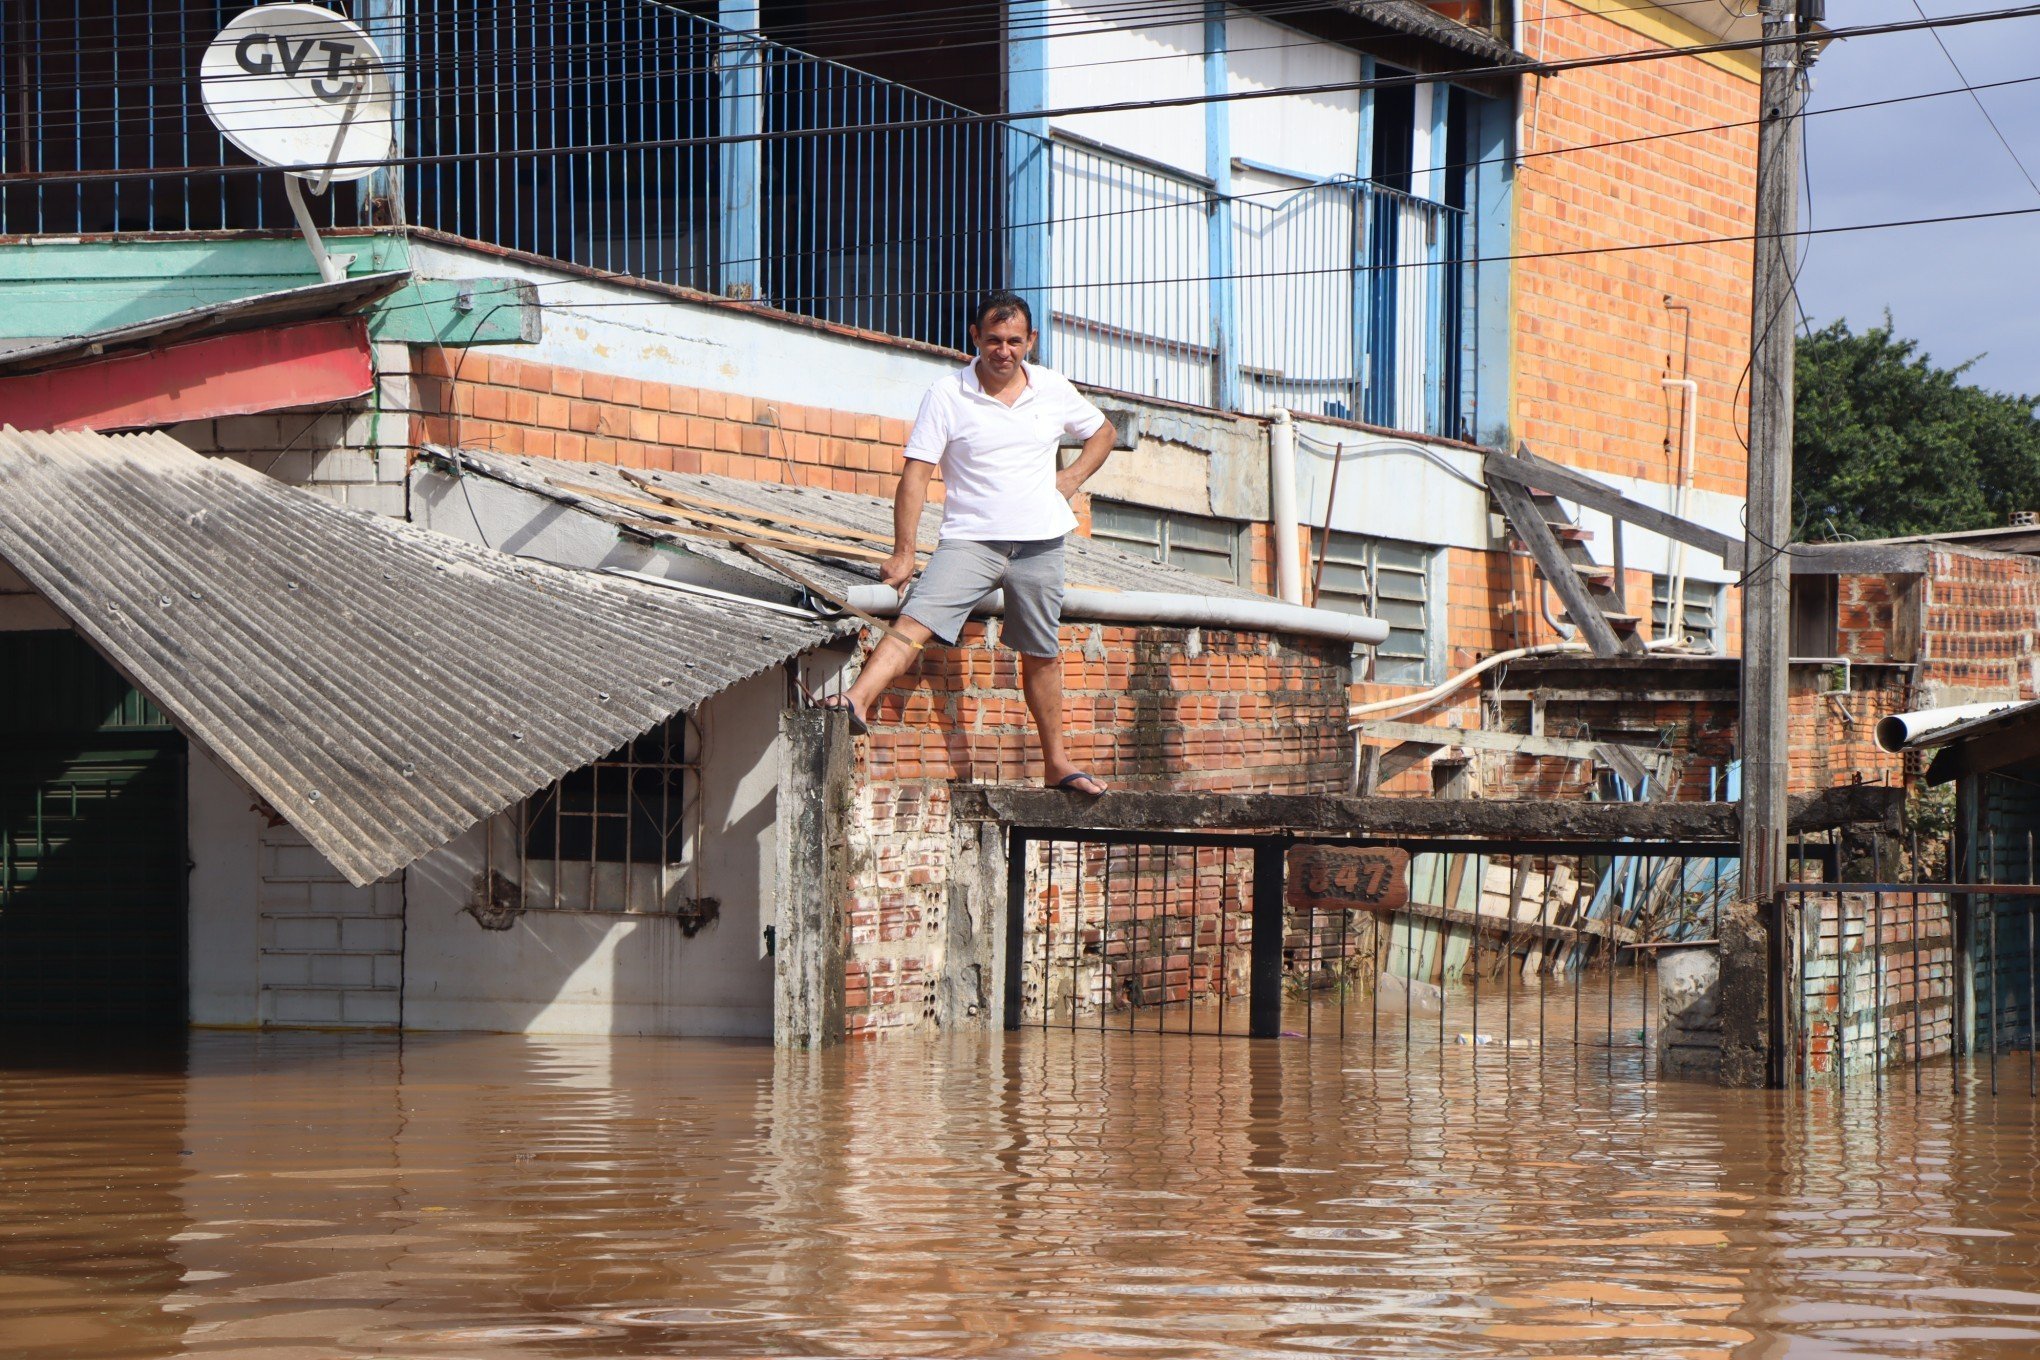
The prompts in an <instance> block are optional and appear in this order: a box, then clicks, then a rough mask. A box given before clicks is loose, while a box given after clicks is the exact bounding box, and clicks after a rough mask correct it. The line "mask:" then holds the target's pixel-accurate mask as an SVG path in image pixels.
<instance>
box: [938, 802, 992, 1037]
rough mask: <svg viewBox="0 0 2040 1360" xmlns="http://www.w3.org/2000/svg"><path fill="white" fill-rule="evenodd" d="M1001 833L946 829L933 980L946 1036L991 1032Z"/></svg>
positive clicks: (987, 826) (978, 825) (982, 826)
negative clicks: (945, 875) (945, 882)
mask: <svg viewBox="0 0 2040 1360" xmlns="http://www.w3.org/2000/svg"><path fill="white" fill-rule="evenodd" d="M1006 912H1007V901H1006V833H1005V829H1004V828H1003V827H1001V826H1000V825H999V824H998V823H997V822H976V821H969V822H967V821H962V820H956V821H952V822H951V823H950V829H949V894H948V898H947V901H946V903H945V905H944V907H943V913H942V931H941V939H942V958H941V962H940V964H939V965H938V967H937V970H936V975H935V1022H936V1023H937V1024H938V1025H940V1026H941V1027H942V1028H943V1029H946V1030H961V1029H982V1030H994V1029H997V1028H999V1026H1000V1025H1001V1023H1002V1022H1003V1021H1004V1018H1005V1012H1004V1009H1003V1006H1002V1005H1001V1004H1000V1001H1001V998H1000V991H1001V983H1002V981H1003V965H1004V954H1005V951H1004V950H1003V949H1002V948H1001V945H1002V944H1003V943H1004V940H1005V926H1006Z"/></svg>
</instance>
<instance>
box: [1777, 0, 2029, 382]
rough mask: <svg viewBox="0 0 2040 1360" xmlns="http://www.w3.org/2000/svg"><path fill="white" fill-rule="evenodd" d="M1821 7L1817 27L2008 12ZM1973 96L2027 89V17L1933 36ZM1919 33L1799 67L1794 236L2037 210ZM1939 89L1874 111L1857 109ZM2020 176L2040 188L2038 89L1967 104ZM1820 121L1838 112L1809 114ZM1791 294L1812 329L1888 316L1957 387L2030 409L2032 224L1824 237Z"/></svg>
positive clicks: (1870, 4)
mask: <svg viewBox="0 0 2040 1360" xmlns="http://www.w3.org/2000/svg"><path fill="white" fill-rule="evenodd" d="M1918 3H1919V6H1920V8H1915V5H1914V0H1829V3H1828V6H1827V20H1826V22H1827V25H1828V26H1829V27H1830V28H1836V27H1844V26H1849V27H1853V26H1855V25H1859V24H1876V23H1889V22H1897V21H1903V20H1907V19H1915V20H1916V19H1918V18H1919V16H1920V13H1921V9H1922V8H1923V9H1924V11H1925V13H1926V14H1928V15H1929V16H1932V17H1936V18H1938V17H1940V16H1942V15H1947V14H1955V13H1963V12H1975V11H1979V10H1986V9H1999V8H2011V7H2014V6H2015V5H2018V4H2020V3H2021V0H1952V2H1951V0H1918ZM1938 32H1939V36H1940V38H1941V40H1942V41H1943V42H1944V43H1946V44H1947V47H1948V52H1949V54H1951V55H1952V56H1953V58H1954V61H1955V64H1956V65H1957V66H1959V67H1960V68H1961V73H1962V76H1966V77H1967V78H1968V81H1969V83H1970V84H1972V85H1982V84H1985V83H1987V82H1990V81H1995V80H2010V79H2017V78H2020V77H2034V76H2040V18H2029V19H2010V20H1999V21H1996V22H1992V23H1982V24H1972V25H1968V26H1965V27H1960V28H1949V29H1942V30H1939V31H1938ZM1934 36H1935V35H1934V34H1932V33H1902V34H1892V35H1889V36H1884V37H1862V38H1852V39H1849V40H1847V41H1844V42H1838V43H1832V44H1830V45H1829V46H1828V48H1827V51H1826V53H1825V54H1824V55H1823V56H1822V57H1821V59H1820V61H1819V62H1818V63H1817V64H1816V65H1815V67H1814V69H1813V91H1812V95H1811V98H1810V100H1809V103H1808V108H1809V110H1812V111H1816V112H1814V113H1813V114H1812V116H1809V117H1808V118H1807V120H1806V143H1805V147H1806V175H1805V178H1806V182H1807V186H1808V188H1809V190H1810V192H1808V193H1807V194H1806V197H1805V200H1804V201H1803V202H1802V204H1801V207H1800V225H1801V226H1802V227H1808V226H1811V227H1815V228H1818V227H1836V226H1843V225H1847V224H1853V223H1863V222H1891V221H1898V220H1902V219H1907V218H1917V217H1940V216H1946V215H1948V214H1951V213H1963V212H1985V211H1990V210H1994V209H2003V208H2040V189H2036V188H2034V187H2033V185H2031V184H2029V183H2027V180H2026V176H2025V175H2024V174H2022V173H2021V171H2020V169H2019V167H2018V166H2017V165H2016V164H2014V162H2013V159H2012V156H2011V155H2010V154H2009V153H2008V152H2007V151H2006V150H2005V148H2004V146H2003V145H2001V144H2000V143H1999V141H1998V139H1997V136H1996V134H1994V133H1993V132H1992V131H1991V129H1990V124H1989V123H1988V122H1986V121H1985V120H1984V115H1983V114H1982V113H1981V112H1979V111H1978V109H1977V105H1976V101H1975V100H1973V99H1971V98H1970V96H1969V95H1967V94H1965V93H1963V92H1962V89H1961V86H1962V79H1961V77H1958V76H1957V75H1956V72H1955V69H1954V67H1951V66H1950V64H1949V59H1948V57H1947V56H1944V55H1942V52H1941V49H1940V48H1939V47H1937V46H1936V45H1935V43H1934ZM1935 90H1952V91H1954V93H1953V94H1951V95H1944V96H1942V97H1939V98H1935V99H1920V100H1914V101H1912V102H1909V103H1904V104H1891V105H1887V106H1885V107H1883V108H1875V109H1839V107H1838V106H1841V105H1848V104H1860V103H1863V102H1865V101H1867V100H1875V99H1889V98H1892V97H1893V96H1897V95H1909V94H1922V93H1926V92H1929V91H1935ZM1979 95H1980V98H1981V99H1982V102H1983V105H1984V107H1985V108H1987V109H1988V110H1989V111H1990V115H1991V117H1992V118H1994V119H1996V120H1997V125H1998V127H1999V129H2000V130H2002V132H2003V133H2004V136H2005V139H2006V140H2007V141H2009V142H2010V143H2011V145H2012V147H2013V149H2014V150H2016V151H2017V153H2018V156H2019V159H2020V160H2021V161H2023V162H2024V163H2025V167H2026V170H2028V171H2030V172H2031V173H2032V176H2033V178H2034V179H2035V180H2036V181H2040V79H2036V80H2033V81H2032V82H2031V83H2029V84H2023V85H2011V86H2006V87H2004V88H2001V89H1996V90H1982V91H1980V92H1979ZM1821 109H1837V110H1838V111H1836V112H1833V113H1824V114H1823V113H1818V112H1817V111H1818V110H1821ZM1799 296H1800V302H1801V305H1802V307H1803V308H1804V309H1805V312H1806V315H1807V316H1808V318H1810V320H1811V322H1812V324H1814V325H1815V326H1819V325H1823V324H1825V323H1827V322H1829V321H1833V320H1837V319H1844V320H1847V321H1848V322H1849V324H1850V325H1851V326H1852V327H1854V328H1856V329H1858V330H1861V329H1863V328H1864V327H1867V326H1871V325H1876V324H1879V323H1881V322H1882V320H1883V317H1884V313H1885V312H1886V311H1887V310H1888V311H1889V312H1890V313H1891V317H1892V321H1893V323H1894V328H1895V329H1896V331H1897V333H1898V334H1899V335H1901V336H1906V337H1910V338H1913V339H1916V340H1918V341H1919V342H1920V346H1921V348H1922V349H1923V350H1924V351H1926V352H1927V353H1928V354H1930V355H1932V356H1933V359H1934V362H1935V363H1936V364H1938V365H1942V366H1947V367H1952V366H1954V365H1955V364H1958V363H1961V362H1963V361H1965V360H1970V359H1974V360H1976V363H1975V366H1974V367H1973V368H1971V369H1970V370H1969V373H1968V375H1967V379H1966V380H1967V381H1969V382H1972V383H1975V384H1976V385H1977V386H1980V387H1987V388H1991V389H1994V390H1997V391H2002V392H2016V393H2020V394H2023V395H2040V212H2035V213H2033V214H2032V215H2030V216H2024V217H2008V218H2001V219H1997V220H1995V221H1983V222H1964V223H1949V224H1944V225H1938V226H1924V227H1906V228H1898V229H1893V230H1887V231H1866V232H1848V233H1836V234H1830V235H1823V236H1814V237H1811V238H1809V240H1808V253H1807V257H1806V263H1805V267H1804V269H1803V270H1802V271H1801V273H1800V276H1799Z"/></svg>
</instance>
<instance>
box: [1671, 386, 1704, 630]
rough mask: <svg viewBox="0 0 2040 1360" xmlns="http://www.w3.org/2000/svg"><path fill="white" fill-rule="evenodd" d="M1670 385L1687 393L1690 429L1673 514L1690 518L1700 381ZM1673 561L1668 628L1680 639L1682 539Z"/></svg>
mask: <svg viewBox="0 0 2040 1360" xmlns="http://www.w3.org/2000/svg"><path fill="white" fill-rule="evenodd" d="M1662 381H1663V384H1664V385H1665V386H1666V387H1676V388H1679V389H1681V390H1682V391H1684V392H1685V394H1686V402H1685V406H1686V428H1685V429H1684V430H1682V431H1680V433H1679V469H1678V477H1677V481H1676V483H1675V489H1674V490H1673V492H1672V513H1673V514H1674V515H1677V516H1678V517H1679V518H1680V519H1684V518H1686V502H1687V500H1688V494H1687V493H1688V492H1690V491H1691V490H1692V487H1693V440H1694V438H1695V437H1696V435H1697V434H1698V433H1699V429H1700V384H1699V383H1698V382H1696V381H1694V380H1693V379H1692V378H1665V379H1663V380H1662ZM1671 547H1672V560H1671V561H1670V562H1669V563H1667V564H1666V565H1667V567H1668V570H1667V572H1666V575H1668V576H1670V577H1671V578H1672V580H1671V589H1670V590H1669V591H1668V592H1667V593H1666V596H1665V627H1666V629H1667V630H1669V631H1670V632H1672V633H1673V634H1674V635H1675V636H1677V637H1678V638H1679V639H1680V640H1682V641H1683V640H1684V638H1685V635H1686V629H1685V622H1686V544H1685V541H1684V540H1682V539H1676V538H1675V539H1673V540H1672V541H1671Z"/></svg>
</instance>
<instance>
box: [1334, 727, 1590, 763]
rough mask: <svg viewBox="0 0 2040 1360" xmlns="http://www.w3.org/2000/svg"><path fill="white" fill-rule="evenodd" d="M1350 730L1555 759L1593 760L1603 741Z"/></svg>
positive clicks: (1474, 731) (1445, 730) (1472, 730)
mask: <svg viewBox="0 0 2040 1360" xmlns="http://www.w3.org/2000/svg"><path fill="white" fill-rule="evenodd" d="M1354 731H1355V732H1356V733H1358V735H1359V737H1360V739H1361V740H1362V741H1402V742H1430V743H1433V744H1436V745H1440V746H1464V747H1467V748H1469V749H1471V750H1475V751H1500V752H1502V753H1504V754H1506V755H1525V756H1555V757H1558V758H1559V759H1561V760H1596V759H1599V758H1600V755H1599V753H1600V750H1601V748H1602V747H1603V746H1605V745H1608V744H1609V743H1607V742H1599V741H1578V740H1573V739H1569V738H1566V737H1538V736H1532V735H1530V734H1529V733H1527V732H1497V731H1494V730H1493V729H1491V728H1483V727H1429V726H1426V725H1424V724H1423V723H1406V722H1362V723H1361V724H1359V725H1358V726H1357V727H1356V728H1354Z"/></svg>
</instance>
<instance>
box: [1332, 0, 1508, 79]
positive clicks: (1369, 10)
mask: <svg viewBox="0 0 2040 1360" xmlns="http://www.w3.org/2000/svg"><path fill="white" fill-rule="evenodd" d="M1339 7H1340V8H1341V9H1343V10H1345V11H1346V12H1347V13H1349V14H1352V15H1354V16H1356V17H1358V18H1361V19H1365V20H1367V22H1369V23H1372V24H1379V25H1381V26H1382V27H1383V28H1386V29H1389V30H1391V31H1392V32H1396V33H1402V34H1406V35H1408V36H1409V37H1412V38H1426V39H1428V40H1430V41H1431V42H1435V43H1437V44H1439V45H1440V46H1442V47H1449V48H1451V49H1452V50H1453V51H1455V52H1464V53H1465V54H1466V55H1467V56H1470V57H1479V58H1480V59H1481V60H1483V61H1485V62H1487V63H1488V64H1489V65H1491V66H1531V65H1534V64H1535V63H1534V62H1533V61H1532V60H1531V59H1530V58H1529V57H1527V56H1525V55H1524V54H1523V53H1521V52H1518V51H1517V50H1516V49H1515V48H1513V47H1511V46H1509V45H1508V44H1507V43H1505V42H1498V41H1496V40H1495V39H1494V38H1491V37H1489V36H1488V35H1487V34H1485V33H1483V32H1481V31H1480V30H1479V29H1477V28H1469V27H1467V26H1466V25H1465V24H1462V23H1460V22H1459V21H1458V20H1456V19H1448V18H1446V17H1445V16H1444V15H1442V14H1440V13H1438V11H1436V10H1434V9H1432V8H1431V7H1430V6H1428V5H1425V4H1422V3H1420V0H1340V5H1339Z"/></svg>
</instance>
